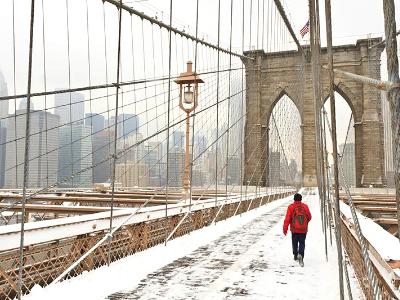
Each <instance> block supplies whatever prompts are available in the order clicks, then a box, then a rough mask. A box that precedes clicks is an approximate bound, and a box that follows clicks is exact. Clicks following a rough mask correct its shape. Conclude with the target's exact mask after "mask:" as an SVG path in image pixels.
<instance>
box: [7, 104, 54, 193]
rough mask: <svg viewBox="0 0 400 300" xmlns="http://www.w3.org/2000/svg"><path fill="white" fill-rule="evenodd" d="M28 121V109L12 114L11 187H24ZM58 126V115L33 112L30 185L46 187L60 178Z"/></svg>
mask: <svg viewBox="0 0 400 300" xmlns="http://www.w3.org/2000/svg"><path fill="white" fill-rule="evenodd" d="M15 118H16V120H15ZM15 121H16V122H15ZM25 122H26V109H24V110H17V111H16V113H15V115H10V118H9V120H8V122H7V129H8V130H7V132H8V134H7V149H6V166H5V169H6V172H5V173H6V175H5V187H7V188H22V186H23V175H24V159H25V152H24V151H25ZM15 125H16V127H15ZM58 125H59V117H58V116H56V115H54V114H51V113H49V112H45V111H41V110H36V111H31V112H30V134H31V136H30V141H29V177H28V187H29V188H36V187H44V186H47V185H48V184H50V183H54V182H56V181H57V167H58V129H57V126H58Z"/></svg>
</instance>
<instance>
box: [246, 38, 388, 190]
mask: <svg viewBox="0 0 400 300" xmlns="http://www.w3.org/2000/svg"><path fill="white" fill-rule="evenodd" d="M379 41H380V39H363V40H358V41H357V43H356V44H355V45H344V46H336V47H334V48H333V52H334V68H336V69H340V70H343V71H347V72H352V73H355V74H359V75H364V76H368V77H372V78H376V79H380V57H381V52H382V50H383V48H382V47H381V46H376V47H371V46H372V45H375V44H377V43H378V42H379ZM304 50H305V52H306V57H305V58H304V57H303V56H302V55H301V54H300V53H299V52H298V51H287V52H276V53H264V51H262V50H261V51H260V50H256V51H249V52H246V53H245V55H246V56H249V57H252V58H254V59H245V60H244V61H243V63H244V64H245V68H246V88H247V95H246V112H247V119H246V125H245V134H246V137H247V139H246V142H245V167H244V168H245V169H244V172H245V173H244V182H245V183H247V182H249V181H250V184H251V185H256V184H257V183H259V182H261V184H263V185H264V184H267V183H268V178H267V177H268V168H264V166H265V164H267V163H268V155H269V151H268V149H269V141H268V138H269V134H268V130H269V128H268V125H269V118H270V115H271V112H272V110H273V108H274V106H275V104H276V103H277V102H278V101H279V99H280V98H281V97H282V96H283V95H285V94H286V95H287V96H288V97H289V98H291V99H292V100H293V102H294V104H295V105H296V106H297V109H298V110H299V112H300V115H301V120H302V124H301V129H302V141H301V144H302V165H303V178H302V180H303V186H317V178H316V174H317V171H316V155H315V144H316V142H315V141H316V137H315V124H314V121H315V113H314V100H313V89H312V74H311V63H310V57H311V54H310V49H309V48H307V47H305V48H304ZM321 62H322V65H327V51H326V49H322V53H321ZM321 85H322V95H323V99H325V100H326V99H327V98H328V97H329V77H328V72H327V71H325V70H324V69H323V70H322V72H321ZM335 91H336V92H338V93H339V94H340V95H341V96H342V97H343V98H344V99H345V100H346V101H347V103H348V104H349V106H350V108H351V111H352V114H353V118H354V127H355V165H356V184H357V186H370V185H373V186H382V185H385V183H386V179H385V172H384V148H383V122H382V114H381V102H380V101H381V94H380V91H378V90H377V89H375V88H373V87H370V86H368V85H364V84H362V83H359V82H356V81H354V80H349V79H348V78H344V77H340V76H335ZM337 121H338V122H341V121H342V120H341V116H340V115H337ZM343 121H346V122H347V120H343ZM263 169H264V170H267V171H266V172H265V171H264V174H262V173H263Z"/></svg>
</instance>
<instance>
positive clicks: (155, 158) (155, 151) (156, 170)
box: [144, 142, 163, 186]
mask: <svg viewBox="0 0 400 300" xmlns="http://www.w3.org/2000/svg"><path fill="white" fill-rule="evenodd" d="M161 145H162V144H161V143H159V142H149V143H148V144H147V145H145V146H144V147H145V155H144V162H145V164H146V165H147V167H148V168H149V181H150V182H149V185H150V186H161V185H162V184H161V183H162V176H163V169H162V159H161Z"/></svg>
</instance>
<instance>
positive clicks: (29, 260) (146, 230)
mask: <svg viewBox="0 0 400 300" xmlns="http://www.w3.org/2000/svg"><path fill="white" fill-rule="evenodd" d="M291 193H293V191H290V190H286V191H282V192H279V193H276V194H267V193H259V194H258V195H257V194H249V195H248V196H247V197H242V199H241V198H240V196H231V197H220V198H219V199H218V201H217V202H215V199H210V200H204V201H198V202H196V203H195V204H193V205H192V207H189V205H184V204H178V205H171V206H170V207H169V208H168V213H167V217H166V216H165V208H164V207H163V206H162V207H157V206H155V207H149V208H145V209H143V210H142V211H141V212H139V213H138V214H137V215H135V217H134V218H132V220H131V221H130V222H129V223H127V224H126V225H124V226H123V227H122V228H121V230H118V231H117V232H116V233H115V234H114V235H113V239H112V240H110V243H111V261H116V260H118V259H121V258H124V257H126V256H129V255H132V254H134V253H136V252H139V251H142V250H145V249H147V248H149V247H152V246H155V245H157V244H161V243H164V242H165V239H166V237H167V236H168V235H169V234H170V233H171V232H172V231H173V230H174V229H175V228H176V227H177V225H178V224H179V222H180V221H181V219H182V217H183V216H184V215H185V214H186V213H187V211H188V209H189V208H190V209H191V217H189V218H186V219H185V220H184V221H183V222H182V224H181V225H180V226H179V227H178V228H177V229H176V230H175V233H174V234H173V236H172V238H176V237H179V236H182V235H185V234H187V233H189V232H191V231H193V230H197V229H200V228H202V227H205V226H208V225H210V224H211V223H212V221H213V220H214V218H215V217H216V215H217V212H218V211H220V212H219V214H218V215H217V218H216V221H217V222H218V221H221V220H225V219H227V218H229V217H232V216H234V215H235V214H241V213H244V212H246V211H248V210H249V209H254V208H257V207H259V206H260V205H264V204H266V203H268V202H270V201H273V200H276V199H280V198H282V197H286V196H288V195H290V194H291ZM257 200H258V201H257ZM221 206H222V209H221ZM131 212H132V210H129V209H128V210H124V211H118V212H116V216H115V218H116V219H117V220H118V219H124V218H126V216H127V215H129V214H131ZM107 215H108V214H107V213H98V214H93V215H90V216H81V217H72V218H65V219H62V220H52V221H42V222H36V223H32V224H28V225H30V227H28V226H27V228H26V231H25V241H26V243H25V249H24V264H23V265H24V270H23V285H22V287H23V293H29V291H30V290H31V288H32V287H33V286H34V285H36V284H39V285H41V286H46V285H48V284H50V283H51V282H52V281H53V280H55V279H56V278H57V277H58V276H60V274H62V272H63V271H65V270H66V269H67V268H68V267H69V266H70V265H71V264H72V263H73V262H75V261H77V260H78V259H79V258H80V257H81V256H82V255H83V254H84V253H85V252H86V251H87V250H88V249H90V248H91V247H92V246H93V245H94V244H96V243H97V242H98V241H99V240H100V239H102V238H103V237H104V235H105V234H107V232H108V231H107V230H108V227H107V225H108V222H109V219H108V217H109V215H108V216H107ZM117 222H118V221H117ZM14 227H15V228H14ZM18 234H19V232H18V228H17V227H16V226H14V225H10V226H4V227H3V228H2V230H1V231H0V247H1V248H0V251H1V252H0V262H1V263H0V299H6V300H11V299H14V297H15V296H16V289H17V281H18V266H19V250H18V248H17V247H18V243H19V238H18V237H19V236H18ZM108 246H109V245H108V243H105V244H104V245H101V246H99V247H98V248H97V249H96V250H95V251H94V252H93V253H91V254H90V255H89V256H88V257H87V258H86V259H84V260H83V261H82V262H81V263H80V264H79V265H78V266H77V267H76V268H74V269H73V270H72V271H71V272H69V273H68V275H67V276H66V278H68V277H73V276H77V275H79V274H81V273H82V272H83V271H90V270H93V269H96V268H98V267H100V266H104V265H106V264H107V251H108Z"/></svg>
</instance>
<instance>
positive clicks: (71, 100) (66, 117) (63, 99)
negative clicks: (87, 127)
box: [54, 92, 85, 125]
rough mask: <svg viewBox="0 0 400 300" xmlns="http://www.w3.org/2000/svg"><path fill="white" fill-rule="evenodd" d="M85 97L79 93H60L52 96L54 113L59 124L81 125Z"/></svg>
mask: <svg viewBox="0 0 400 300" xmlns="http://www.w3.org/2000/svg"><path fill="white" fill-rule="evenodd" d="M84 101H85V95H83V94H81V93H76V92H72V93H62V94H56V95H55V96H54V104H55V109H54V113H55V114H56V115H58V116H60V124H61V125H62V124H70V123H71V122H72V123H74V124H83V118H84V115H85V103H84Z"/></svg>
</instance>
